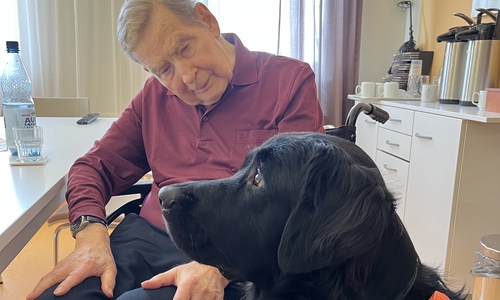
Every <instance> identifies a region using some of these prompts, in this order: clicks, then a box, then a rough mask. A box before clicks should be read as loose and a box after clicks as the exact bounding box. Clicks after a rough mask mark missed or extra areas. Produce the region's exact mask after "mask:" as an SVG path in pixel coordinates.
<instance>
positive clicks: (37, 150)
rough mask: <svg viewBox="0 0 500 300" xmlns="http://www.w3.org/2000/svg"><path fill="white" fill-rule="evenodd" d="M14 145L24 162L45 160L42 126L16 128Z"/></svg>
mask: <svg viewBox="0 0 500 300" xmlns="http://www.w3.org/2000/svg"><path fill="white" fill-rule="evenodd" d="M12 131H13V133H14V143H15V144H16V147H17V156H18V158H19V160H21V161H22V162H37V161H41V160H42V159H43V155H42V145H43V129H42V127H40V126H33V127H14V128H12Z"/></svg>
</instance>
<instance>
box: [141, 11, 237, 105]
mask: <svg viewBox="0 0 500 300" xmlns="http://www.w3.org/2000/svg"><path fill="white" fill-rule="evenodd" d="M196 12H197V13H198V16H199V19H200V21H201V22H202V25H186V24H183V23H182V22H181V21H180V20H179V19H178V18H177V17H176V16H175V15H174V14H173V13H172V12H170V11H169V10H168V9H167V8H165V7H164V6H162V5H157V6H156V7H155V9H154V10H153V14H152V15H151V19H150V22H149V24H148V25H147V26H146V29H145V30H144V33H143V37H142V38H141V42H140V43H139V46H137V48H136V49H135V51H134V53H135V57H136V58H137V59H138V60H139V61H140V62H141V64H142V66H143V68H144V70H146V71H147V72H150V73H152V74H153V75H154V76H155V77H156V78H158V80H159V81H160V82H161V83H162V84H163V85H164V86H165V87H166V88H168V89H169V90H170V91H172V92H173V93H174V94H176V95H177V96H178V97H179V98H181V99H182V100H184V102H186V103H187V104H189V105H192V106H195V105H205V106H209V105H211V104H214V103H216V102H217V101H219V100H220V98H221V97H222V94H223V93H224V91H225V90H226V87H227V85H228V84H229V82H230V80H231V79H232V77H233V67H234V52H233V51H231V49H228V48H227V46H224V45H223V43H221V42H220V40H219V39H222V38H221V37H220V30H219V27H218V24H217V22H216V20H215V18H214V17H213V16H212V14H211V13H210V12H209V11H208V9H206V7H205V6H203V5H200V4H197V6H196Z"/></svg>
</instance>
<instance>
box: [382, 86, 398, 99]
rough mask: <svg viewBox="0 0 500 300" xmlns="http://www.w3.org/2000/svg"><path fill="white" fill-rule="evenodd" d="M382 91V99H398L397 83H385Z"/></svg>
mask: <svg viewBox="0 0 500 300" xmlns="http://www.w3.org/2000/svg"><path fill="white" fill-rule="evenodd" d="M381 89H382V95H383V97H384V98H398V94H399V83H397V82H386V83H384V86H383V87H382V88H381Z"/></svg>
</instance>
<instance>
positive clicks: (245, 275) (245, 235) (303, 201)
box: [159, 133, 394, 282]
mask: <svg viewBox="0 0 500 300" xmlns="http://www.w3.org/2000/svg"><path fill="white" fill-rule="evenodd" d="M194 171H195V170H194ZM159 197H160V199H161V201H162V211H163V215H164V217H165V219H166V221H167V229H168V231H169V234H170V235H171V237H172V239H173V240H174V242H175V243H176V245H177V246H178V247H179V248H180V249H181V250H182V251H184V252H185V253H186V254H187V255H189V256H190V257H191V258H193V259H194V260H197V261H199V262H201V263H205V264H209V265H213V266H216V267H219V269H220V270H221V271H222V272H223V274H224V275H225V276H226V277H228V278H230V279H243V280H249V281H254V282H256V281H257V282H258V281H262V282H264V281H265V280H269V278H267V277H266V276H268V277H273V276H275V275H276V274H277V273H287V274H299V273H308V272H312V271H314V270H318V269H321V268H324V267H326V266H336V265H340V264H342V263H343V262H345V261H346V260H349V259H350V258H353V257H356V256H359V255H362V254H364V253H367V252H370V251H372V250H373V249H374V247H376V246H377V243H378V242H379V241H380V239H381V236H382V235H383V233H384V230H385V227H386V224H387V223H388V222H389V221H388V219H389V218H390V215H391V214H394V198H393V197H392V195H391V194H390V193H389V192H388V190H387V188H386V186H385V184H384V181H383V180H382V177H381V176H380V173H379V172H378V169H377V168H376V166H375V164H374V163H373V161H372V160H371V159H370V158H369V157H368V156H367V155H366V154H365V153H364V152H363V151H362V150H361V149H360V148H358V147H357V146H356V145H354V144H353V143H351V142H349V141H346V140H343V139H341V138H337V137H334V136H328V135H325V134H315V133H286V134H279V135H277V136H275V137H273V138H271V139H270V140H268V141H267V142H265V143H264V144H263V145H262V146H260V147H258V148H256V149H254V150H252V151H251V152H250V153H249V154H248V156H247V158H246V159H245V162H244V165H243V166H242V168H241V169H240V170H239V171H238V172H237V173H236V174H235V175H234V176H232V177H229V178H226V179H220V180H211V181H199V182H190V183H184V184H179V185H173V186H168V187H164V188H162V189H161V190H160V193H159ZM264 274H265V275H264Z"/></svg>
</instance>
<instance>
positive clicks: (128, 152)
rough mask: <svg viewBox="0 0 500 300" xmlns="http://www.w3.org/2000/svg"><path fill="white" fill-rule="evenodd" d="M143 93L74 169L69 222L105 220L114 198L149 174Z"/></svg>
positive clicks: (77, 161)
mask: <svg viewBox="0 0 500 300" xmlns="http://www.w3.org/2000/svg"><path fill="white" fill-rule="evenodd" d="M143 91H144V89H143V90H142V91H141V92H139V94H137V96H136V97H135V98H134V99H133V100H132V102H131V104H130V105H129V106H128V107H127V108H126V109H125V111H124V112H123V113H122V114H121V116H120V117H119V118H118V119H117V120H116V121H115V122H114V123H113V124H112V125H111V127H110V128H109V129H108V131H107V132H106V133H105V134H104V136H103V137H102V138H101V139H100V140H98V141H96V142H95V143H94V146H93V147H92V148H91V149H90V150H89V151H88V152H87V153H86V154H85V155H84V156H83V157H81V158H79V159H77V160H76V161H75V163H74V164H73V166H72V167H71V169H70V171H69V175H68V188H67V192H66V199H67V202H68V208H69V212H70V214H69V220H70V222H73V221H74V220H75V219H76V218H78V217H79V216H81V215H92V216H95V217H99V218H102V219H104V220H105V219H106V210H105V205H106V203H107V202H108V201H109V199H110V198H111V196H113V195H116V194H118V193H119V192H121V191H123V190H125V189H126V188H128V187H130V186H131V185H132V184H134V183H135V182H137V180H139V179H140V178H141V177H142V176H143V175H144V174H146V173H147V172H148V171H149V170H150V167H149V165H148V163H147V160H146V155H145V150H144V144H143V138H142V126H141V107H142V93H143Z"/></svg>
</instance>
